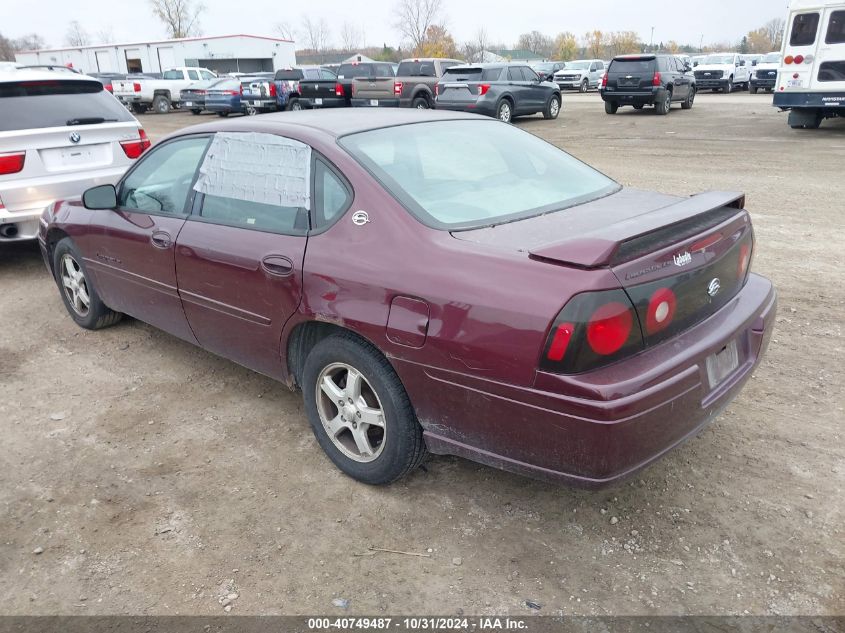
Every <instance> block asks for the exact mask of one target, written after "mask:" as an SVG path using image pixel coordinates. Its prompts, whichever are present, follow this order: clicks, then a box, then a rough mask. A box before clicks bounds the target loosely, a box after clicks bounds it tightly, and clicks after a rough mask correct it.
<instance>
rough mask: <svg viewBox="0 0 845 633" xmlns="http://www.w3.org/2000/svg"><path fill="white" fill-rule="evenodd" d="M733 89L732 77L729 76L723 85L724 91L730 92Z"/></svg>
mask: <svg viewBox="0 0 845 633" xmlns="http://www.w3.org/2000/svg"><path fill="white" fill-rule="evenodd" d="M733 91H734V78H733V77H731V78H730V79H728V85H727V86H725V93H726V94H730V93H732V92H733Z"/></svg>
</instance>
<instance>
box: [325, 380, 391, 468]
mask: <svg viewBox="0 0 845 633" xmlns="http://www.w3.org/2000/svg"><path fill="white" fill-rule="evenodd" d="M316 398H317V413H318V414H319V416H320V422H322V424H323V428H324V429H325V431H326V434H327V435H328V436H329V439H330V440H331V441H332V443H333V444H334V445H335V446H336V447H337V448H338V450H340V452H341V453H343V454H344V455H345V456H346V457H348V458H349V459H352V460H354V461H356V462H362V463H366V462H372V461H373V460H375V459H377V458H378V457H379V455H381V453H382V450H383V449H384V440H385V438H386V435H387V428H386V426H385V418H384V409H383V408H382V406H381V401H380V400H379V397H378V394H376V392H375V390H374V389H373V387H372V385H371V384H370V382H369V381H368V380H367V378H366V377H365V376H364V375H363V374H362V373H361V372H360V371H359V370H358V369H356V368H355V367H353V366H352V365H348V364H346V363H332V364H331V365H328V366H327V367H325V368H324V369H323V371H321V372H320V374H319V376H318V377H317V389H316Z"/></svg>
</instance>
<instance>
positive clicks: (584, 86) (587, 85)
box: [578, 79, 590, 92]
mask: <svg viewBox="0 0 845 633" xmlns="http://www.w3.org/2000/svg"><path fill="white" fill-rule="evenodd" d="M589 90H590V80H589V79H584V80H583V81H582V82H581V85H580V86H579V87H578V92H588V91H589Z"/></svg>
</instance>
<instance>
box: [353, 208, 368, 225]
mask: <svg viewBox="0 0 845 633" xmlns="http://www.w3.org/2000/svg"><path fill="white" fill-rule="evenodd" d="M369 221H370V216H369V214H368V213H367V212H366V211H356V212H355V213H353V214H352V224H354V225H355V226H364V225H365V224H367V223H368V222H369Z"/></svg>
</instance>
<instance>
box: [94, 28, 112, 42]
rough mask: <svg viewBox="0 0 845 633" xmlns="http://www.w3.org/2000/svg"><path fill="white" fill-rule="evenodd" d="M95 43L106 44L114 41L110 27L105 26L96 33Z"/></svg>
mask: <svg viewBox="0 0 845 633" xmlns="http://www.w3.org/2000/svg"><path fill="white" fill-rule="evenodd" d="M96 38H97V42H98V43H100V44H108V43H109V42H113V41H114V30H113V29H112V27H111V26H106V27H103V28H101V29H100V30H98V31H97V34H96Z"/></svg>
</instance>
